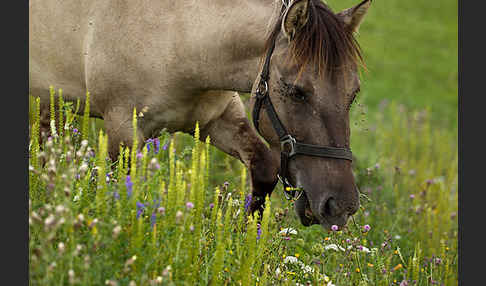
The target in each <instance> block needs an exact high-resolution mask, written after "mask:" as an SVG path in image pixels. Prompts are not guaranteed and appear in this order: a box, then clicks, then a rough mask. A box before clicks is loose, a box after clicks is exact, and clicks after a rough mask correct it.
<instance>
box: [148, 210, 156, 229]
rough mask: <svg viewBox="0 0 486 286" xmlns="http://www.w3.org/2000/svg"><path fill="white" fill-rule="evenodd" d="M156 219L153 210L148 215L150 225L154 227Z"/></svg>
mask: <svg viewBox="0 0 486 286" xmlns="http://www.w3.org/2000/svg"><path fill="white" fill-rule="evenodd" d="M156 220H157V213H156V212H155V211H154V212H153V213H152V215H151V216H150V226H151V227H154V225H155V222H156Z"/></svg>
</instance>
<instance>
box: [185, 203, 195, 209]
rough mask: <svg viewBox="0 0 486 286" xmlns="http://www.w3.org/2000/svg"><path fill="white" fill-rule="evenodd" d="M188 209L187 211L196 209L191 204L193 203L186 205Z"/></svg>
mask: <svg viewBox="0 0 486 286" xmlns="http://www.w3.org/2000/svg"><path fill="white" fill-rule="evenodd" d="M186 208H187V210H191V209H192V208H194V204H193V203H191V202H187V203H186Z"/></svg>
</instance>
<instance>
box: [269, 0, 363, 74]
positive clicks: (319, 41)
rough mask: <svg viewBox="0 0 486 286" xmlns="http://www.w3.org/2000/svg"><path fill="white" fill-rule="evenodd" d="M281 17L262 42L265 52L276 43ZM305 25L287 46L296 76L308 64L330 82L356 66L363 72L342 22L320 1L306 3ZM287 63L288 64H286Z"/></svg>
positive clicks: (357, 50) (353, 42) (353, 40)
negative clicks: (296, 69)
mask: <svg viewBox="0 0 486 286" xmlns="http://www.w3.org/2000/svg"><path fill="white" fill-rule="evenodd" d="M282 17H283V13H282V14H281V15H280V16H279V17H278V19H277V21H276V23H275V24H274V26H273V28H272V29H271V30H270V31H271V32H270V34H269V36H268V37H267V40H266V42H265V51H268V49H270V47H271V46H272V45H273V43H275V41H276V39H277V37H278V35H279V34H280V31H281V23H282ZM308 17H309V18H308V20H307V23H306V24H305V25H304V26H303V27H302V28H301V29H300V30H299V31H298V32H297V33H296V34H295V36H294V38H293V39H292V40H291V41H290V43H289V57H290V60H291V61H293V62H294V63H296V64H297V66H298V68H299V74H301V73H302V71H303V70H304V68H305V67H306V66H307V65H308V64H310V65H312V66H313V67H314V68H315V70H316V71H317V72H318V75H319V76H321V77H324V76H328V77H330V78H331V79H332V80H335V79H336V78H338V75H340V74H342V73H343V72H344V71H346V70H348V69H349V68H351V67H354V66H356V65H358V64H359V65H361V66H363V67H364V68H366V66H365V64H364V60H363V57H362V55H361V48H360V46H359V44H358V42H357V40H356V38H355V37H354V35H353V31H351V30H350V29H348V28H347V27H346V25H345V24H344V22H343V21H342V20H341V18H339V17H338V16H336V14H334V12H333V11H332V10H331V9H330V8H329V7H328V6H327V5H326V4H325V3H323V2H322V1H321V0H309V7H308ZM289 62H290V61H289Z"/></svg>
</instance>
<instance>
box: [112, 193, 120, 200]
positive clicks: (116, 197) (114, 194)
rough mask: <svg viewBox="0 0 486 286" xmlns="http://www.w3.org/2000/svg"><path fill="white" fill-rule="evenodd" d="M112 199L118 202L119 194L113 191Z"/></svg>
mask: <svg viewBox="0 0 486 286" xmlns="http://www.w3.org/2000/svg"><path fill="white" fill-rule="evenodd" d="M113 197H114V198H115V200H119V199H120V194H119V193H118V192H117V191H114V192H113Z"/></svg>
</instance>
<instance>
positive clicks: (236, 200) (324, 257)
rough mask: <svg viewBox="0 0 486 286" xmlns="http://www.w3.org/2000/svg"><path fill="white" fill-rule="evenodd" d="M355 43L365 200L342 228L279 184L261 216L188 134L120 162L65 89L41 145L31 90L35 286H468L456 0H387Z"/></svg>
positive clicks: (242, 187)
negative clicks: (251, 212)
mask: <svg viewBox="0 0 486 286" xmlns="http://www.w3.org/2000/svg"><path fill="white" fill-rule="evenodd" d="M328 2H330V3H329V4H330V6H331V7H332V8H333V10H335V11H339V10H341V9H344V8H348V7H351V6H352V5H355V4H356V3H357V2H356V1H351V0H342V1H332V2H331V1H328ZM358 40H359V42H360V43H361V47H362V49H363V52H364V56H365V60H366V63H367V66H368V72H364V73H363V74H362V77H361V82H362V88H361V90H362V91H361V93H360V95H359V96H358V98H357V102H356V103H355V104H354V105H353V107H352V110H351V111H352V112H351V122H352V128H351V129H352V130H351V134H352V135H351V147H352V150H353V153H354V154H355V155H356V156H357V160H356V161H355V162H354V166H353V170H354V173H355V177H356V181H357V184H358V187H359V189H360V191H361V205H362V207H361V209H360V210H359V211H358V213H357V214H356V215H355V216H354V217H353V219H352V220H350V221H349V226H348V228H347V229H345V230H343V231H337V232H324V231H323V230H322V229H321V228H320V227H319V226H312V227H308V228H306V227H303V226H302V225H300V223H299V222H298V221H297V218H296V216H295V214H294V213H293V210H292V204H291V203H289V202H287V201H286V200H285V198H284V196H283V194H282V189H281V186H280V185H278V186H277V188H276V189H275V191H274V194H273V195H272V197H271V198H270V202H271V203H270V205H269V206H268V207H267V209H266V211H265V213H264V217H263V219H262V221H261V225H257V224H256V221H255V220H252V219H249V218H248V217H247V216H246V213H245V199H246V194H248V192H249V190H248V186H247V174H246V172H245V169H244V168H243V166H242V164H241V163H240V162H239V161H237V160H235V159H233V158H231V157H229V156H227V155H225V154H224V153H223V152H221V151H219V150H217V149H215V148H213V147H211V146H210V145H208V144H207V143H203V142H200V141H199V140H197V139H195V138H192V137H190V136H188V135H185V134H181V133H176V134H167V133H164V132H163V133H161V134H160V136H159V137H158V138H157V139H158V142H159V143H157V141H151V142H137V143H136V144H138V146H142V147H141V150H142V152H141V153H140V154H137V152H134V151H133V149H132V147H133V146H126V147H125V148H124V149H122V150H121V151H122V152H121V154H122V155H121V156H120V157H119V158H118V160H116V161H115V162H111V161H110V160H109V159H107V158H106V140H107V139H106V136H105V135H104V134H103V133H102V132H100V130H102V122H100V121H95V120H88V119H87V118H86V117H83V116H77V115H76V114H77V113H78V112H75V111H76V110H78V109H79V102H77V103H73V102H64V100H62V95H61V94H60V93H62V92H57V93H56V92H55V91H54V89H53V88H52V89H51V94H52V97H51V99H52V100H51V102H52V104H51V110H55V109H53V108H52V107H53V106H54V105H56V104H57V106H58V107H61V108H60V110H61V112H58V113H57V114H54V111H51V112H52V113H51V119H52V120H53V122H54V124H51V129H55V130H52V131H55V132H52V131H51V134H46V137H47V136H49V135H51V136H52V137H51V140H48V139H47V138H46V137H44V138H43V139H44V140H42V142H43V143H42V144H40V143H39V142H40V141H39V138H40V136H41V134H39V106H40V104H39V99H36V98H33V97H30V101H29V107H30V108H29V111H30V112H29V122H30V125H29V126H30V132H31V141H30V144H29V152H30V158H29V235H30V237H29V278H30V279H29V280H30V284H31V285H66V284H69V285H71V284H72V285H103V284H105V285H208V284H211V285H297V283H300V284H303V285H307V284H308V283H310V284H311V285H402V286H403V285H457V283H458V278H457V277H458V267H457V262H458V250H457V234H458V233H457V232H458V221H457V199H458V191H459V190H458V182H457V160H458V152H457V90H458V89H457V76H458V75H457V1H451V0H447V1H441V2H440V3H439V2H434V1H399V0H387V1H379V0H375V1H373V4H372V7H371V8H370V10H369V14H368V15H367V17H366V19H365V22H364V23H363V24H362V27H361V29H360V34H359V35H358ZM87 96H89V95H87ZM134 120H136V117H135V118H134ZM57 123H59V124H60V126H63V125H64V126H66V127H67V128H57V129H56V126H59V125H58V124H57ZM54 133H57V136H54V135H53V134H54ZM197 136H198V135H197V134H196V137H197ZM83 139H85V140H83ZM108 140H109V138H108ZM157 144H158V145H157ZM147 145H149V146H150V150H148V147H147ZM157 146H158V151H157V152H155V150H156V148H157ZM137 156H138V159H134V158H137ZM129 158H132V160H131V161H129V160H128V159H129ZM129 164H131V166H130V168H129ZM368 227H369V230H367V229H368ZM289 229H293V230H295V234H293V232H291V233H290V232H289ZM284 230H287V233H285V231H284ZM282 231H283V232H284V233H283V234H282V233H281V232H282Z"/></svg>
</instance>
